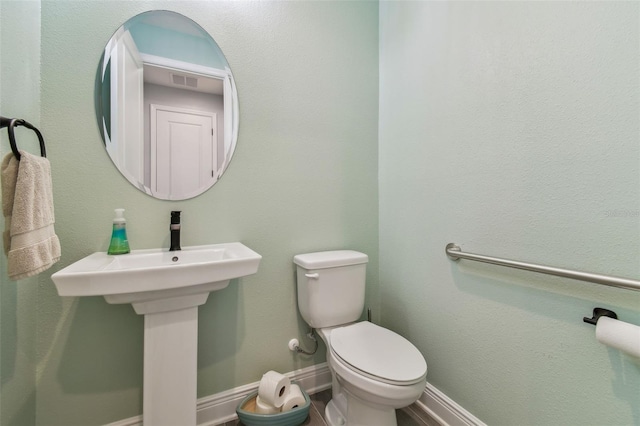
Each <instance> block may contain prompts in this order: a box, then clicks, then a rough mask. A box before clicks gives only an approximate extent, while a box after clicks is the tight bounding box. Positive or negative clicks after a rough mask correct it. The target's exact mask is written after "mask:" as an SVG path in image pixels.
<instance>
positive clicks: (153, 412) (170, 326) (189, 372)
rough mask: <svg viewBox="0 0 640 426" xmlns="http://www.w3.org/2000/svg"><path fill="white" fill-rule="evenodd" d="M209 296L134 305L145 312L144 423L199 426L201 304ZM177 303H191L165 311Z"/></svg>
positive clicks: (137, 309) (185, 297)
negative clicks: (197, 424) (197, 419)
mask: <svg viewBox="0 0 640 426" xmlns="http://www.w3.org/2000/svg"><path fill="white" fill-rule="evenodd" d="M208 295H209V293H206V294H197V295H189V296H184V297H178V298H174V299H169V300H171V301H172V302H173V303H171V304H170V305H168V304H166V302H167V300H162V301H159V302H164V303H161V304H158V303H156V302H143V303H136V304H134V309H135V310H136V312H137V313H138V314H144V388H143V414H142V418H143V424H144V426H176V425H180V426H195V425H196V400H197V378H198V377H197V376H198V306H199V305H201V304H203V303H205V302H206V301H207V297H208ZM176 302H178V303H176ZM176 305H177V306H181V305H188V306H187V307H184V308H181V309H177V310H170V311H164V310H162V309H163V308H164V309H166V308H167V307H168V306H171V307H175V306H176Z"/></svg>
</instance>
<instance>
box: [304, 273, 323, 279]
mask: <svg viewBox="0 0 640 426" xmlns="http://www.w3.org/2000/svg"><path fill="white" fill-rule="evenodd" d="M304 276H305V277H307V278H311V279H312V280H317V279H318V278H320V274H319V273H317V272H315V273H313V274H304Z"/></svg>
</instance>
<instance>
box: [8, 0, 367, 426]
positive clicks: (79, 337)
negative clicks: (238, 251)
mask: <svg viewBox="0 0 640 426" xmlns="http://www.w3.org/2000/svg"><path fill="white" fill-rule="evenodd" d="M2 3H3V4H4V2H2ZM150 9H167V10H173V11H176V12H179V13H182V14H184V15H186V16H188V17H190V18H192V19H194V20H195V21H196V22H197V23H198V24H200V25H201V26H202V27H203V28H204V29H205V30H207V31H208V32H209V33H210V34H211V35H212V36H213V37H214V39H215V40H216V42H217V43H218V44H219V45H220V47H221V48H222V50H223V51H224V53H225V55H226V57H227V60H228V61H229V63H230V65H231V68H232V70H233V73H234V77H235V79H236V83H237V86H238V92H239V103H240V133H239V139H238V148H237V150H236V153H235V156H234V158H233V160H232V162H231V165H230V167H229V169H228V171H227V172H226V173H225V175H224V177H223V178H222V179H221V180H220V182H218V183H217V184H216V185H215V186H214V187H213V188H212V189H211V190H209V191H208V192H206V193H205V194H203V195H201V196H199V197H197V198H195V199H192V200H188V201H181V202H168V201H159V200H155V199H152V198H150V197H148V196H146V195H144V194H142V193H141V192H139V191H137V190H135V189H134V188H133V187H132V186H131V185H130V184H129V183H128V182H127V181H126V180H125V179H124V178H123V177H122V176H121V175H120V174H119V173H118V172H117V170H116V169H115V167H114V166H113V164H112V163H111V161H110V160H109V158H108V157H107V155H106V153H105V151H104V148H103V147H102V143H101V141H100V136H99V132H98V128H97V125H96V120H95V118H94V112H93V95H94V94H93V89H94V78H95V72H96V67H97V66H98V61H99V59H100V54H101V51H102V49H103V48H104V45H105V43H106V42H107V40H108V39H109V38H110V36H111V34H112V33H113V31H114V30H115V29H116V28H117V27H119V26H120V25H121V24H122V23H123V22H125V21H126V20H127V19H128V18H130V17H131V16H133V15H135V14H137V13H139V12H142V11H145V10H150ZM3 19H4V13H3ZM41 21H42V22H41V49H40V67H41V74H40V75H41V80H42V81H41V86H40V92H41V95H40V102H39V108H38V99H34V100H33V101H34V108H35V110H36V112H38V114H39V115H40V118H39V119H37V118H36V119H34V120H33V121H34V122H35V123H34V124H36V125H39V127H40V129H41V130H42V131H43V133H44V135H45V137H46V140H47V150H48V154H49V155H48V158H49V160H50V161H51V164H52V173H53V185H54V194H55V195H54V197H55V200H54V201H55V213H56V232H57V234H58V236H59V237H60V240H61V244H62V253H63V254H62V259H61V261H60V262H59V263H58V264H57V265H56V266H55V267H54V268H52V269H51V270H49V271H47V272H45V273H43V274H41V276H40V278H38V279H37V284H39V286H38V290H37V297H36V299H37V300H32V301H31V302H30V303H29V304H28V305H27V306H25V307H26V308H28V309H29V311H28V315H31V316H32V318H37V322H36V323H35V327H34V329H33V330H30V331H29V333H27V335H26V336H25V338H26V339H28V340H29V341H30V342H31V347H32V348H33V351H34V353H35V354H36V355H37V360H36V361H37V367H36V368H31V369H30V371H29V373H28V374H27V375H26V376H23V377H25V379H24V380H23V381H24V382H25V383H27V384H29V383H30V384H31V388H33V381H34V380H36V381H37V390H38V391H37V398H36V401H35V408H34V407H33V406H32V407H31V413H32V416H35V417H34V418H35V421H32V422H24V423H21V422H14V423H15V424H34V423H35V424H41V425H54V424H57V425H83V426H85V425H91V424H104V423H108V422H112V421H116V420H120V419H124V418H127V417H130V416H135V415H137V414H140V412H141V405H142V389H141V384H142V332H143V318H142V317H141V316H138V315H136V314H135V313H134V311H133V309H132V308H131V307H130V306H128V305H127V306H125V305H108V304H107V303H106V302H105V301H104V300H103V299H102V298H98V297H96V298H84V299H76V298H61V297H59V296H58V295H57V293H56V290H55V287H54V285H53V283H52V282H51V280H50V275H51V273H53V272H55V271H56V270H59V269H60V268H62V267H64V266H66V265H69V264H70V263H72V262H74V261H76V260H78V259H80V258H82V257H84V256H86V255H88V254H90V253H92V252H94V251H104V250H106V249H107V246H108V243H109V237H110V232H111V219H112V216H113V209H114V208H117V207H122V208H125V209H126V213H125V215H126V217H127V219H128V237H129V241H130V243H131V246H132V249H142V248H152V247H168V244H169V230H168V226H169V212H170V211H171V210H176V209H178V210H182V212H183V213H182V224H183V225H182V242H183V245H185V246H188V245H198V244H207V243H218V242H230V241H241V242H243V243H245V244H246V245H248V246H249V247H251V248H252V249H254V250H256V251H257V252H258V253H260V254H262V256H263V260H262V263H261V265H260V269H259V272H258V274H256V275H254V276H250V277H246V278H244V279H241V280H236V281H234V282H232V283H231V285H230V286H229V287H228V288H226V289H225V290H223V291H220V292H217V293H214V294H212V295H211V296H210V297H209V300H208V302H207V303H206V304H205V305H204V306H202V307H201V308H200V310H199V319H200V324H199V325H200V327H199V348H198V352H199V353H198V356H199V360H198V364H199V365H198V370H199V374H198V396H200V397H202V396H207V395H211V394H214V393H216V392H220V391H224V390H227V389H231V388H234V387H236V386H240V385H244V384H247V383H251V382H255V381H258V380H259V379H260V377H261V375H262V374H263V373H264V372H265V371H267V370H270V369H274V370H278V371H282V372H287V371H292V370H295V369H298V368H303V367H306V366H310V365H312V364H315V363H319V362H323V361H324V352H323V351H324V350H323V349H322V348H321V349H320V350H319V351H318V354H317V355H316V356H315V357H300V356H296V355H294V354H292V353H291V352H290V351H289V350H288V348H287V343H288V341H289V339H291V338H292V337H299V338H302V339H303V337H301V336H304V334H305V333H306V332H307V326H306V325H305V324H304V322H303V321H302V319H301V318H300V317H299V315H298V313H297V306H296V293H295V281H294V277H295V276H294V272H295V270H294V267H293V263H292V258H293V256H294V255H295V254H298V253H305V252H310V251H317V250H329V249H338V248H351V249H355V250H360V251H363V252H365V253H367V254H369V255H370V264H369V272H368V280H369V281H368V285H369V288H368V291H369V293H368V298H369V301H368V304H369V305H370V306H371V305H372V304H373V305H375V301H376V300H377V299H378V297H377V270H378V265H377V240H378V238H377V229H378V221H377V206H378V200H377V184H376V182H377V116H378V95H377V90H378V72H377V66H378V48H377V33H378V5H377V3H373V2H353V3H352V2H255V3H253V2H252V3H248V2H191V1H181V2H171V1H165V2H162V1H122V2H114V1H91V2H85V1H55V2H54V1H43V2H42V10H41ZM14 41H15V42H17V41H18V40H14ZM4 42H5V39H4V33H3V43H4ZM37 44H38V42H36V45H37ZM36 49H37V47H36ZM2 59H3V65H4V55H3V58H2ZM36 82H37V80H36ZM3 83H5V82H4V76H3ZM5 87H6V86H4V85H3V95H4V89H5ZM7 90H8V91H10V92H11V91H13V90H14V89H13V87H11V86H9V88H8V89H7ZM15 90H16V92H15V95H16V96H17V95H19V94H20V92H19V90H18V89H17V88H16V89H15ZM3 108H4V104H3ZM25 115H29V114H27V113H25ZM31 116H34V114H31ZM35 116H36V117H37V115H35ZM2 144H3V145H2V147H3V150H4V152H6V147H7V145H8V142H7V141H6V140H5V139H4V136H3V139H2ZM2 280H3V283H2V285H3V287H5V286H15V287H17V288H22V286H23V284H24V283H22V282H20V283H18V284H17V285H16V284H15V283H10V282H7V278H6V277H3V278H2ZM2 302H3V304H2V314H4V313H5V310H7V309H10V308H8V307H7V306H9V305H10V302H9V301H7V303H5V300H4V294H3V300H2ZM373 308H374V314H376V315H379V313H378V312H377V311H378V309H377V307H376V306H373ZM21 321H22V319H21V318H20V317H18V323H19V324H20V323H21ZM27 324H28V323H27ZM2 337H3V339H2V345H3V347H4V346H5V343H6V342H5V340H6V339H5V335H4V334H3V336H2ZM10 343H11V342H9V344H10ZM32 367H33V365H32ZM2 374H3V377H4V375H5V371H4V370H3V372H2ZM29 374H30V376H31V377H30V378H26V377H29ZM4 390H5V389H4V387H3V396H4ZM5 405H6V404H5ZM3 413H4V410H3ZM2 424H3V425H4V424H5V423H4V422H3V423H2ZM6 424H10V422H7V423H6Z"/></svg>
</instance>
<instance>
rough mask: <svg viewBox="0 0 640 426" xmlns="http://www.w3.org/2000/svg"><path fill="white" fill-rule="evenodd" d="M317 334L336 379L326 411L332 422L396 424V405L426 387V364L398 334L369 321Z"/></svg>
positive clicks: (376, 425) (412, 399) (411, 400)
mask: <svg viewBox="0 0 640 426" xmlns="http://www.w3.org/2000/svg"><path fill="white" fill-rule="evenodd" d="M318 334H320V337H321V338H322V340H323V341H324V342H325V345H326V346H327V362H328V364H329V369H330V370H331V374H332V379H333V380H334V386H333V399H332V402H330V403H329V404H328V405H327V408H326V413H325V417H326V418H327V420H328V423H329V424H330V425H351V426H358V425H362V426H364V425H367V426H389V425H396V424H397V422H396V415H395V410H396V409H397V408H402V407H406V406H407V405H410V404H412V403H414V402H415V401H416V400H417V399H418V398H419V397H420V395H421V394H422V392H423V391H424V389H425V386H426V384H427V364H426V362H425V361H424V358H423V357H422V354H420V352H419V351H418V349H417V348H416V347H415V346H413V345H412V344H411V343H410V342H409V341H408V340H406V339H405V338H403V337H402V336H400V335H398V334H396V333H394V332H392V331H390V330H387V329H385V328H383V327H380V326H377V325H375V324H373V323H370V322H367V321H364V322H359V323H354V324H350V325H347V326H341V327H332V328H323V329H320V330H318ZM336 385H337V386H336Z"/></svg>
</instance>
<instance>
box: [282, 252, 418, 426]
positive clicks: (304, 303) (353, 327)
mask: <svg viewBox="0 0 640 426" xmlns="http://www.w3.org/2000/svg"><path fill="white" fill-rule="evenodd" d="M367 260H368V257H367V256H366V255H365V254H363V253H359V252H355V251H350V250H340V251H331V252H320V253H309V254H304V255H297V256H295V257H294V263H296V265H298V268H297V269H298V272H297V278H298V284H297V285H298V306H299V308H300V313H301V315H302V317H303V318H304V319H305V321H307V323H308V324H309V325H311V326H312V327H314V328H316V329H317V331H318V334H319V335H320V337H321V338H322V340H323V341H324V343H325V345H326V347H327V363H328V365H329V370H330V371H331V377H332V399H331V401H329V403H328V404H327V407H326V410H325V418H326V420H327V423H329V424H330V425H332V426H342V425H348V426H395V425H397V421H396V415H395V410H396V409H397V408H402V407H406V406H408V405H410V404H412V403H413V402H415V401H416V400H417V399H418V398H419V397H420V395H421V394H422V392H423V391H424V389H425V386H426V380H427V379H426V376H427V364H426V362H425V360H424V357H423V356H422V354H421V353H420V351H419V350H418V349H417V348H416V347H415V346H414V345H413V344H412V343H411V342H409V341H408V340H407V339H405V338H404V337H402V336H400V335H399V334H396V333H394V332H393V331H391V330H388V329H386V328H383V327H380V326H378V325H376V324H373V323H371V322H368V321H362V322H355V321H356V320H357V319H358V318H359V317H360V315H361V313H362V310H363V307H364V284H365V275H366V262H367Z"/></svg>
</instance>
